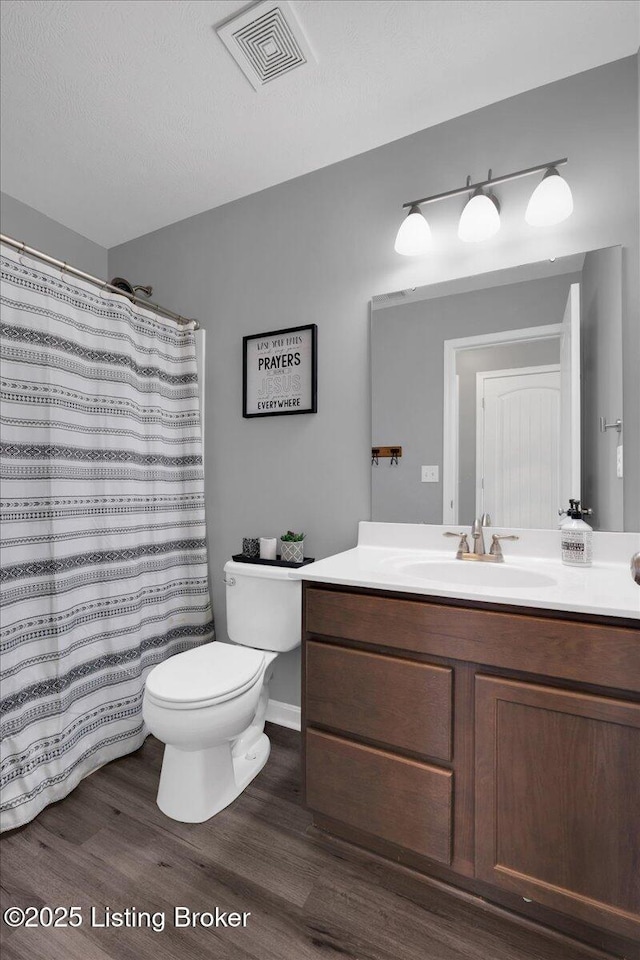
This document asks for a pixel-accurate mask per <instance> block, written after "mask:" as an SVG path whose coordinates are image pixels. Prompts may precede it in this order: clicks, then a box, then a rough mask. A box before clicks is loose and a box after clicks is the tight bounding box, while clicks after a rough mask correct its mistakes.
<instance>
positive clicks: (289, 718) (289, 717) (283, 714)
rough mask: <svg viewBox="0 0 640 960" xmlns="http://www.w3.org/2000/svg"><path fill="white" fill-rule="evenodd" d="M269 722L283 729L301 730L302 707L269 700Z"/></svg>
mask: <svg viewBox="0 0 640 960" xmlns="http://www.w3.org/2000/svg"><path fill="white" fill-rule="evenodd" d="M267 720H269V721H270V722H271V723H277V724H278V725H279V726H281V727H289V729H290V730H300V728H301V713H300V707H296V706H294V705H293V704H292V703H282V702H281V701H280V700H269V705H268V706H267Z"/></svg>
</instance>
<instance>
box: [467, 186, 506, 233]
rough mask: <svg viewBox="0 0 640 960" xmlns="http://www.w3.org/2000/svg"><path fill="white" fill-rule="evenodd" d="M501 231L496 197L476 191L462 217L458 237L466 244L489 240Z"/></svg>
mask: <svg viewBox="0 0 640 960" xmlns="http://www.w3.org/2000/svg"><path fill="white" fill-rule="evenodd" d="M499 229H500V213H499V207H498V201H497V200H496V199H495V197H490V196H487V195H486V194H485V193H483V192H482V190H480V189H478V190H476V191H475V193H474V194H473V196H472V197H471V199H470V200H469V201H468V203H467V205H466V207H465V208H464V210H463V211H462V214H461V216H460V223H459V224H458V236H459V237H460V239H461V240H464V241H465V243H479V242H480V241H481V240H488V239H489V237H492V236H493V235H494V234H496V233H497V232H498V230H499Z"/></svg>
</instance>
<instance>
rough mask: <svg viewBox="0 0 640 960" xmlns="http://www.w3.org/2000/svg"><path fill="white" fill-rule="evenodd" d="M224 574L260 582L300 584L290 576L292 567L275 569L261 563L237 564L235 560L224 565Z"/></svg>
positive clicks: (297, 579) (295, 578) (296, 578)
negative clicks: (289, 581)
mask: <svg viewBox="0 0 640 960" xmlns="http://www.w3.org/2000/svg"><path fill="white" fill-rule="evenodd" d="M224 572H225V573H229V574H232V575H233V576H234V577H256V578H258V579H261V580H293V581H295V582H297V583H299V582H300V580H299V578H298V577H296V576H292V575H291V574H292V572H294V570H293V568H292V567H276V566H271V565H267V564H261V563H239V562H238V561H237V560H227V562H226V563H225V565H224Z"/></svg>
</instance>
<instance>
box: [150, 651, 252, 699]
mask: <svg viewBox="0 0 640 960" xmlns="http://www.w3.org/2000/svg"><path fill="white" fill-rule="evenodd" d="M263 665H264V652H263V651H262V650H254V649H252V648H251V647H236V646H234V645H232V644H230V643H222V642H220V641H215V640H214V641H213V642H211V643H205V644H203V645H202V646H201V647H194V648H193V649H192V650H186V651H185V652H184V653H178V654H176V655H175V656H173V657H169V659H168V660H165V661H164V662H163V663H160V664H158V666H157V667H154V669H153V670H152V671H151V673H150V674H149V676H148V677H147V683H146V687H147V690H148V692H149V693H150V694H151V696H152V697H155V698H156V699H158V700H164V701H166V702H167V703H185V704H186V703H191V704H194V705H196V704H198V703H201V704H203V705H204V704H205V703H216V702H221V701H222V700H228V699H230V698H231V697H233V696H234V695H237V694H240V693H242V692H243V690H246V689H248V688H249V687H250V686H251V685H252V683H253V682H254V681H255V679H256V677H257V676H258V674H259V673H260V671H261V670H262V667H263Z"/></svg>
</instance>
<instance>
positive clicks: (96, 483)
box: [0, 248, 213, 830]
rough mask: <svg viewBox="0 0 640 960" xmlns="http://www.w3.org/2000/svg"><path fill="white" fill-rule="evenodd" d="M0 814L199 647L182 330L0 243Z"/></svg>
mask: <svg viewBox="0 0 640 960" xmlns="http://www.w3.org/2000/svg"><path fill="white" fill-rule="evenodd" d="M1 270H2V328H1V337H2V339H1V344H2V371H1V373H2V384H1V390H2V393H1V400H2V408H1V427H2V437H1V444H0V479H1V481H2V499H1V503H0V509H1V520H2V539H3V543H2V564H1V569H0V588H1V593H0V600H1V603H2V624H1V626H2V630H1V644H2V645H1V648H0V680H1V686H0V731H1V735H2V757H1V780H0V785H1V791H2V792H1V819H0V827H1V829H3V830H6V829H10V828H13V827H17V826H20V825H21V824H23V823H26V822H27V821H28V820H31V819H32V818H33V817H34V816H35V815H36V814H37V813H38V812H39V811H40V810H41V809H42V808H43V807H45V806H46V805H47V804H49V803H52V802H53V801H55V800H59V799H61V798H62V797H64V796H66V795H67V794H68V793H69V792H70V791H71V790H72V789H73V787H74V786H76V784H77V783H78V782H79V780H81V779H82V777H84V776H86V775H87V774H88V773H90V772H91V771H92V770H94V769H96V768H97V767H99V766H101V765H102V764H104V763H106V762H107V761H108V760H111V759H113V758H114V757H118V756H121V755H122V754H125V753H128V752H130V751H131V750H135V749H136V748H137V747H139V746H140V744H141V743H142V742H143V740H144V737H145V735H146V732H145V729H144V727H143V723H142V715H141V703H142V694H143V690H144V680H145V677H146V675H147V673H148V671H149V670H150V668H151V667H153V666H154V665H155V664H156V663H158V662H159V661H161V660H164V659H165V658H166V657H168V656H171V655H172V654H174V653H177V652H179V651H181V650H185V649H187V648H189V647H191V646H193V645H195V644H199V643H202V642H204V641H206V640H209V639H211V638H212V636H213V621H212V615H211V607H210V602H209V588H208V582H207V553H206V543H205V526H204V477H203V466H202V455H201V449H202V448H201V437H200V418H199V402H198V382H197V372H196V359H195V342H194V333H193V331H191V330H189V329H185V328H184V327H178V325H177V324H173V323H171V322H163V321H160V320H158V319H157V318H156V317H155V316H154V315H153V314H152V313H150V312H149V311H146V310H142V309H140V308H139V307H132V305H131V304H130V303H129V301H128V300H126V298H124V297H120V296H117V295H111V294H105V293H101V292H100V291H99V290H98V288H96V287H93V286H91V285H89V284H85V283H84V282H82V281H79V280H72V279H71V278H70V277H69V276H68V275H61V274H60V272H58V271H57V270H55V269H54V268H50V267H48V266H44V265H41V264H39V263H37V262H36V261H34V260H31V259H28V258H25V257H21V256H19V255H18V254H17V253H14V252H13V251H11V252H9V251H8V250H6V249H5V248H2V253H1Z"/></svg>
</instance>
